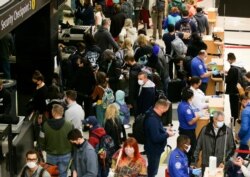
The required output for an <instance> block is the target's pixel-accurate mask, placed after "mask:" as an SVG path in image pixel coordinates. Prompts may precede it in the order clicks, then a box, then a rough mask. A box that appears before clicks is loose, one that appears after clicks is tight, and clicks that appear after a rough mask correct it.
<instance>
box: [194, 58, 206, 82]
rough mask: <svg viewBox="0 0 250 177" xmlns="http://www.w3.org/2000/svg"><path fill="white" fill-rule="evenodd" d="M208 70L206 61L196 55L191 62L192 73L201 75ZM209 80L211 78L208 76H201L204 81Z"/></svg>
mask: <svg viewBox="0 0 250 177" xmlns="http://www.w3.org/2000/svg"><path fill="white" fill-rule="evenodd" d="M206 72H207V68H206V66H205V63H204V61H203V60H202V59H200V58H199V57H198V56H197V57H194V58H193V60H192V62H191V75H192V76H198V77H200V76H201V75H203V74H204V73H206ZM208 80H209V78H208V77H205V78H201V81H202V83H207V82H208Z"/></svg>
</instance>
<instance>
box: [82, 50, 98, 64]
mask: <svg viewBox="0 0 250 177" xmlns="http://www.w3.org/2000/svg"><path fill="white" fill-rule="evenodd" d="M99 57H100V53H98V52H96V51H88V52H87V53H86V55H85V58H86V59H87V60H88V61H89V62H90V63H91V65H92V67H93V66H96V65H97V62H98V59H99Z"/></svg>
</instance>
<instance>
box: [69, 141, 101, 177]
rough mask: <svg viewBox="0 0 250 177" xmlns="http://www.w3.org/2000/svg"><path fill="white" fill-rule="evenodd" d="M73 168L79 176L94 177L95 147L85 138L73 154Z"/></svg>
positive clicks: (95, 170)
mask: <svg viewBox="0 0 250 177" xmlns="http://www.w3.org/2000/svg"><path fill="white" fill-rule="evenodd" d="M73 170H76V172H77V176H79V177H96V176H97V173H98V161H97V154H96V152H95V149H94V148H93V147H92V145H90V144H89V143H88V141H87V140H85V141H84V142H83V144H82V146H81V147H80V148H77V149H76V150H75V151H74V154H73Z"/></svg>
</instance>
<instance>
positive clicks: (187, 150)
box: [185, 144, 191, 153]
mask: <svg viewBox="0 0 250 177" xmlns="http://www.w3.org/2000/svg"><path fill="white" fill-rule="evenodd" d="M185 146H186V147H187V149H185V151H186V152H187V153H188V152H189V151H190V149H191V145H187V144H185Z"/></svg>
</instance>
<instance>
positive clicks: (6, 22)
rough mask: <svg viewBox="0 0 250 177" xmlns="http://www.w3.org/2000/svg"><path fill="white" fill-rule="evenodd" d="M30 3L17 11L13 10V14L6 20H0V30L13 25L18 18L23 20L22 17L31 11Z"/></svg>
mask: <svg viewBox="0 0 250 177" xmlns="http://www.w3.org/2000/svg"><path fill="white" fill-rule="evenodd" d="M31 3H32V2H31V1H29V2H28V3H26V4H24V6H20V8H19V9H17V10H15V11H14V12H13V14H10V15H9V17H8V18H6V19H3V20H1V30H4V29H5V28H7V27H9V26H11V25H13V22H14V21H16V20H18V19H19V18H23V16H24V15H25V14H26V13H27V12H29V11H30V10H31Z"/></svg>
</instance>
